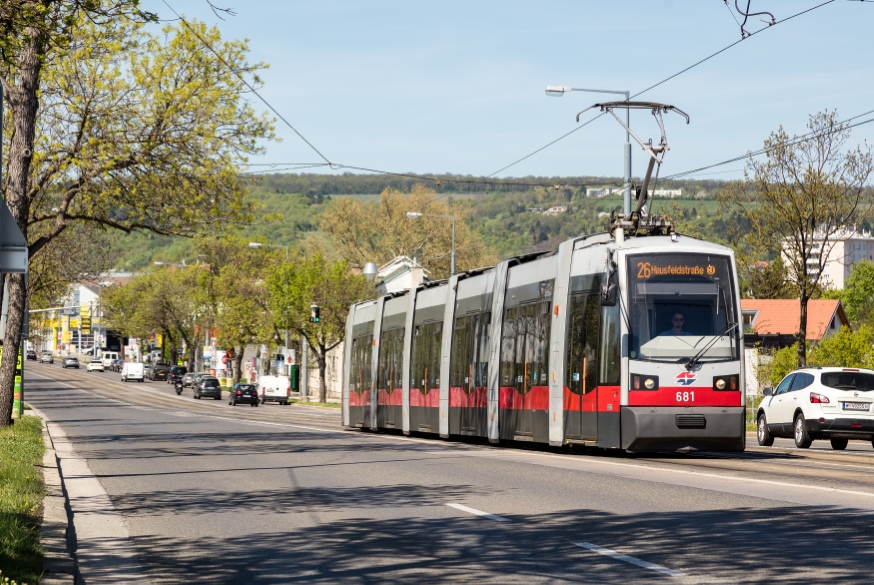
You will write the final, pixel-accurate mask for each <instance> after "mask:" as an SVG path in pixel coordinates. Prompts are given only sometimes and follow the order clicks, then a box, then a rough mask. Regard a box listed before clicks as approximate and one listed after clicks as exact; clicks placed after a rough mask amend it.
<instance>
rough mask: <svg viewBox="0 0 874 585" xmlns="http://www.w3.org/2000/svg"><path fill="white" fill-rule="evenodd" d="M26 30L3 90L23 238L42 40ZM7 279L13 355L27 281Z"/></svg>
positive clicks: (10, 184)
mask: <svg viewBox="0 0 874 585" xmlns="http://www.w3.org/2000/svg"><path fill="white" fill-rule="evenodd" d="M27 34H28V35H29V40H28V42H27V44H26V45H25V47H24V48H23V50H22V52H21V61H20V69H19V71H18V76H17V82H18V83H17V84H16V85H15V86H14V87H9V86H8V85H7V87H6V89H7V91H6V92H4V93H6V100H7V101H8V103H9V105H10V106H11V109H12V126H13V129H12V140H11V143H10V145H9V162H8V175H7V177H6V180H7V182H6V205H8V206H9V211H10V212H11V213H12V217H13V218H15V222H16V223H17V224H18V227H19V228H20V229H21V232H22V233H23V234H24V237H25V238H26V237H27V218H28V215H29V214H30V204H29V201H28V199H27V191H28V178H29V177H30V164H31V161H32V160H33V142H34V136H35V134H36V112H37V109H38V108H39V99H38V97H37V95H38V94H37V92H38V91H39V78H40V73H41V72H42V62H43V59H42V55H43V53H44V44H45V43H44V41H43V39H42V37H41V35H40V34H39V32H38V31H37V30H36V29H33V28H30V29H28V30H27ZM6 280H7V282H8V285H9V286H8V289H9V290H8V293H9V305H8V306H9V313H8V317H7V321H6V335H5V338H4V340H3V344H4V348H5V351H6V352H8V353H9V355H10V356H15V353H16V352H17V348H18V346H19V344H20V343H21V326H22V324H23V322H24V313H25V311H26V309H27V294H26V293H27V285H26V282H25V276H24V275H23V274H10V275H9V276H8V277H7V279H6ZM15 362H16V360H15V358H14V357H10V358H9V359H4V360H2V362H0V426H8V425H9V424H11V422H12V398H13V390H14V385H15V365H16V363H15Z"/></svg>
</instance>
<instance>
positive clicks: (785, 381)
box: [774, 374, 795, 396]
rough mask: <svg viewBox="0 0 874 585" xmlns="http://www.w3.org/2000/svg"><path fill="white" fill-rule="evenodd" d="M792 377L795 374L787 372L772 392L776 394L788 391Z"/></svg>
mask: <svg viewBox="0 0 874 585" xmlns="http://www.w3.org/2000/svg"><path fill="white" fill-rule="evenodd" d="M794 377H795V374H789V375H788V376H786V377H785V378H783V381H782V382H780V385H779V386H777V390H776V391H775V392H774V395H775V396H776V395H777V394H783V393H785V392H788V391H789V386H790V385H791V384H792V378H794Z"/></svg>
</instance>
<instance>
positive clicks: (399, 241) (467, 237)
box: [320, 185, 492, 279]
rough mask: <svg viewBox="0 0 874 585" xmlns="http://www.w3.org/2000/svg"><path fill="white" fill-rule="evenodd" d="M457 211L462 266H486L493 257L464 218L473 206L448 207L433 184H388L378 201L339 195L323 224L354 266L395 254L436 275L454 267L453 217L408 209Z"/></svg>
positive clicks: (457, 245)
mask: <svg viewBox="0 0 874 585" xmlns="http://www.w3.org/2000/svg"><path fill="white" fill-rule="evenodd" d="M409 211H417V212H420V213H426V214H432V215H453V216H455V218H456V233H455V249H456V266H457V269H458V270H459V271H461V270H468V269H471V268H476V267H479V266H484V265H488V264H489V263H490V262H491V261H492V258H491V256H490V255H489V254H488V252H487V251H486V249H485V246H484V245H483V243H482V240H481V239H480V238H479V236H478V235H477V234H476V233H475V232H474V231H473V230H471V228H470V227H469V226H468V225H467V223H466V222H465V220H466V219H467V217H468V213H469V207H468V206H466V205H462V204H458V205H455V206H450V205H449V204H448V203H447V202H446V201H445V200H443V199H441V198H439V196H437V194H436V193H435V192H434V191H432V190H431V189H427V188H425V187H422V186H418V185H417V186H414V187H413V189H412V190H411V191H410V192H409V193H401V192H400V191H395V190H393V189H386V190H385V191H383V193H382V195H381V196H380V198H379V202H378V203H363V202H361V201H358V200H355V199H350V198H346V197H344V198H340V199H336V200H334V201H333V203H332V205H331V206H330V208H329V212H326V213H325V214H324V215H323V216H322V221H321V225H320V229H321V230H322V231H324V232H325V233H327V234H328V235H329V236H330V237H331V240H332V241H333V244H334V247H335V250H336V252H337V254H338V255H339V256H340V257H343V258H346V259H348V260H349V262H350V263H351V264H352V265H353V266H358V267H361V266H364V264H366V263H367V262H376V263H377V264H383V263H385V262H388V261H389V260H391V259H393V258H395V257H396V256H408V257H410V258H416V259H417V260H418V262H419V263H420V264H421V265H422V266H424V267H425V268H426V269H427V270H428V271H429V273H430V277H431V278H432V279H439V278H446V277H447V276H449V272H450V256H451V252H452V231H451V227H452V226H451V222H450V220H449V219H443V218H436V217H421V218H419V219H409V218H408V217H407V212H409Z"/></svg>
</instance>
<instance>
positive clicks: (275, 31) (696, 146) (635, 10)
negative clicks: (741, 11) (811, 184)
mask: <svg viewBox="0 0 874 585" xmlns="http://www.w3.org/2000/svg"><path fill="white" fill-rule="evenodd" d="M728 1H729V4H731V5H732V6H733V4H734V1H735V0H728ZM823 1H824V0H752V5H751V9H752V10H754V11H768V12H771V13H773V15H774V16H775V17H776V19H777V20H778V21H780V20H782V19H784V18H787V17H790V16H792V15H793V14H796V13H798V12H801V11H803V10H806V9H808V8H811V7H814V6H816V5H818V4H821V3H822V2H823ZM166 2H167V3H169V4H170V6H172V7H173V8H174V9H175V10H176V11H178V12H179V13H181V14H183V15H184V16H185V17H186V18H190V19H197V20H200V21H204V22H206V23H207V24H209V25H215V26H217V27H218V28H219V29H220V30H221V32H222V35H223V37H224V38H228V39H230V38H235V39H242V38H245V39H248V40H249V48H250V60H251V61H263V62H265V63H268V64H269V69H267V70H266V71H264V72H262V74H261V78H262V80H263V82H264V87H263V88H262V90H261V94H262V95H263V96H264V97H265V98H266V100H267V101H269V102H270V103H271V104H272V105H273V107H274V108H276V110H277V111H279V112H280V113H281V114H282V116H283V117H285V118H286V119H287V120H288V121H289V122H290V123H291V124H292V125H293V126H294V127H295V128H296V129H297V130H298V131H299V132H300V133H301V134H303V135H304V136H305V137H306V138H307V140H309V141H310V142H311V143H312V144H313V145H314V146H315V147H316V148H318V150H319V151H321V152H322V153H323V154H324V155H325V157H326V158H327V159H328V160H330V161H331V162H334V163H339V164H344V165H349V166H357V167H366V168H372V169H378V170H382V171H392V172H414V173H455V174H472V175H478V176H486V175H491V174H493V173H495V172H496V171H498V170H499V169H502V168H503V167H505V166H507V165H509V164H511V163H513V162H514V161H516V160H518V159H520V158H522V157H524V156H525V155H527V154H529V153H531V152H533V151H535V150H537V149H538V148H540V147H542V146H544V145H545V144H547V143H549V142H551V141H553V140H555V139H556V138H558V137H559V136H561V135H563V134H565V133H567V132H569V131H571V130H573V129H574V128H576V127H578V124H577V122H576V121H575V116H576V114H577V112H579V111H580V110H583V109H585V108H586V107H588V106H590V105H592V104H594V103H596V102H598V101H607V100H611V99H616V96H610V95H598V94H587V93H570V94H565V95H564V96H563V97H561V98H550V97H547V96H546V95H545V93H544V89H545V87H546V86H547V85H563V86H571V87H580V88H597V89H616V90H629V91H631V92H632V94H634V93H637V92H639V91H641V90H643V89H646V88H648V87H650V86H651V85H653V84H655V83H657V82H659V81H661V80H663V79H665V78H667V77H669V76H671V75H673V74H675V73H677V72H679V71H681V70H682V69H684V68H686V67H688V66H689V65H692V64H693V63H695V62H696V61H698V60H700V59H703V58H704V57H706V56H708V55H710V54H711V53H714V52H716V51H718V50H720V49H722V48H723V47H725V46H727V45H729V44H731V43H734V42H735V41H737V40H739V39H740V38H741V32H740V27H739V26H738V23H737V22H736V21H735V18H738V20H742V17H740V16H739V15H738V14H737V12H736V11H734V10H732V9H730V8H729V7H728V6H726V3H725V1H724V0H609V1H608V0H575V1H560V0H539V1H537V2H534V1H529V2H522V1H516V0H501V1H500V2H497V1H487V0H478V1H475V2H474V1H471V0H466V1H454V0H440V1H439V2H423V1H421V0H420V1H415V2H410V1H409V0H407V1H391V0H382V1H376V0H374V1H363V0H357V1H342V0H318V1H313V0H309V1H307V2H299V1H290V0H282V1H280V0H272V1H268V0H245V2H243V1H242V0H213V3H214V4H216V5H217V6H220V7H228V8H232V9H233V11H234V12H235V14H236V15H235V16H229V15H226V14H223V16H224V20H221V19H219V18H218V17H217V16H216V15H215V14H213V12H212V10H211V9H210V8H209V5H208V3H207V1H206V0H166ZM743 4H745V2H744V3H743ZM143 7H144V8H145V9H146V10H151V11H154V12H156V13H158V15H159V16H160V17H161V18H162V19H165V18H166V19H170V18H174V17H175V16H174V15H173V13H172V12H171V11H170V9H169V8H168V7H167V5H166V4H165V3H164V0H143ZM732 13H733V14H734V17H733V16H732ZM760 18H765V19H766V20H767V19H768V17H766V16H765V17H752V18H751V19H750V21H749V23H748V25H747V28H748V30H750V31H751V32H753V31H756V30H759V29H767V30H763V31H762V32H761V33H758V34H755V35H753V36H752V37H750V38H748V39H746V40H744V41H743V42H741V43H740V44H738V45H736V46H734V47H732V48H730V49H728V50H726V51H725V52H724V53H722V54H720V55H718V56H716V57H714V58H712V59H710V60H708V61H707V62H705V63H703V64H701V65H698V66H697V67H695V68H693V69H691V70H690V71H687V72H685V73H683V74H681V75H679V76H678V77H676V78H675V79H672V80H670V81H668V82H666V83H664V84H662V85H660V86H658V87H657V88H655V89H652V90H650V91H648V92H646V93H644V94H642V95H641V96H639V98H638V99H641V100H647V101H658V102H662V103H667V104H672V105H675V106H676V107H678V108H680V109H682V110H683V111H685V112H687V113H688V114H689V116H690V117H691V123H690V124H688V125H686V123H685V120H684V119H683V118H681V117H679V116H677V115H674V114H668V115H667V116H666V117H665V126H666V131H667V138H668V144H669V146H670V151H669V152H668V153H667V155H666V156H665V160H664V165H663V167H662V170H661V175H662V176H667V175H670V174H673V173H678V172H683V171H688V170H691V169H695V168H698V167H702V166H705V165H710V164H713V163H717V162H720V161H723V160H726V159H729V158H733V157H735V156H739V155H743V154H744V153H746V152H748V151H752V150H756V149H758V148H761V147H762V143H763V141H764V140H765V138H767V136H768V134H769V133H770V132H772V131H774V130H776V129H778V128H779V127H780V126H782V127H783V128H785V130H786V131H787V132H788V133H789V134H790V135H792V134H803V133H804V132H805V131H806V124H807V122H808V116H809V115H810V114H813V113H815V112H818V111H822V110H825V109H829V110H837V112H838V115H839V118H840V119H846V118H849V117H851V116H856V115H858V114H861V113H863V112H866V111H869V110H874V46H872V42H871V31H872V24H874V2H860V1H858V0H856V1H854V0H834V1H833V2H831V3H829V4H827V5H825V6H822V7H821V8H817V9H815V10H813V11H811V12H809V13H807V14H804V15H801V16H798V17H796V18H792V19H790V20H788V21H786V22H782V23H779V24H777V25H776V26H772V27H768V26H767V25H766V24H765V23H763V22H762V21H761V20H759V19H760ZM255 105H256V106H258V107H259V108H261V109H265V108H264V106H263V105H262V104H259V103H255ZM588 117H591V113H590V114H586V115H584V117H583V118H582V120H583V121H585V120H586V119H588ZM872 117H874V115H869V116H866V117H864V118H860V120H865V119H869V118H872ZM631 127H632V130H634V131H635V133H637V134H638V135H639V136H640V137H641V138H643V139H644V140H647V139H649V138H652V139H653V141H654V142H658V139H659V134H658V126H657V125H656V123H655V121H654V119H653V117H652V116H651V115H650V113H649V112H646V111H644V112H635V113H633V114H632V119H631ZM276 130H277V134H278V135H279V136H280V137H281V142H266V143H264V144H263V146H264V148H265V153H264V154H263V155H259V156H256V157H251V158H250V163H254V164H265V163H269V164H280V163H306V162H313V163H321V162H324V161H323V160H322V159H321V158H320V157H319V155H318V154H316V153H315V152H314V151H313V150H311V149H310V148H309V147H308V146H307V145H306V143H305V142H303V141H302V140H301V139H300V138H298V137H297V136H296V135H295V134H294V132H293V131H292V130H291V129H290V128H288V127H287V126H285V125H284V124H283V123H282V122H281V121H279V120H277V123H276ZM866 140H867V143H868V144H871V143H874V123H871V124H867V125H863V126H860V127H858V128H855V129H854V130H853V134H852V136H851V139H850V143H851V145H853V146H855V145H857V144H861V145H862V146H863V147H865V142H866ZM624 142H625V131H624V130H623V129H622V127H621V126H620V125H619V124H618V123H617V122H616V121H615V120H614V119H612V118H610V117H602V118H600V119H598V120H596V121H595V122H593V123H592V124H589V125H588V126H586V127H585V128H582V129H581V130H579V131H577V132H575V133H573V134H572V135H570V136H569V137H567V138H565V139H563V140H561V141H559V142H558V143H556V144H554V145H552V146H550V147H549V148H547V149H545V150H543V151H542V152H540V153H538V154H536V155H534V156H532V157H530V158H528V159H526V160H524V161H523V162H521V163H519V164H516V165H514V166H512V167H510V168H508V169H506V170H503V171H501V172H499V173H497V174H496V175H495V176H497V177H520V176H527V175H538V176H579V175H594V176H613V177H618V176H621V175H622V172H623V143H624ZM632 153H633V154H632V159H633V165H634V174H635V176H640V175H642V174H643V173H644V172H645V170H646V164H647V159H646V158H645V156H644V154H645V153H644V152H643V151H642V150H641V149H640V148H639V147H638V146H636V145H635V146H634V147H633V149H632ZM252 168H263V167H252ZM269 168H273V167H269ZM275 168H276V169H281V168H282V167H281V166H277V167H275ZM743 168H744V163H743V162H736V163H733V164H730V165H725V166H723V167H719V168H716V169H712V170H710V171H708V174H698V175H694V176H696V177H700V178H713V179H732V178H737V177H740V176H742V173H743ZM323 169H324V168H321V169H319V168H317V169H313V170H308V171H307V172H326V171H324V170H323Z"/></svg>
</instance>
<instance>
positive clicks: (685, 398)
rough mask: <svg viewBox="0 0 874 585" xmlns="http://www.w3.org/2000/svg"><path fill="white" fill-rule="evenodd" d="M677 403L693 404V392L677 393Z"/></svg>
mask: <svg viewBox="0 0 874 585" xmlns="http://www.w3.org/2000/svg"><path fill="white" fill-rule="evenodd" d="M677 402H695V392H677Z"/></svg>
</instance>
